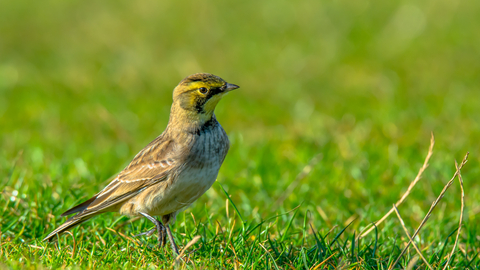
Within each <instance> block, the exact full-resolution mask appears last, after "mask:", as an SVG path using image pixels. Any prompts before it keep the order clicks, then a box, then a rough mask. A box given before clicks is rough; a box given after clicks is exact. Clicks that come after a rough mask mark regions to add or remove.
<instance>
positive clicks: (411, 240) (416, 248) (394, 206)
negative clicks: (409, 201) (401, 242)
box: [393, 204, 433, 270]
mask: <svg viewBox="0 0 480 270" xmlns="http://www.w3.org/2000/svg"><path fill="white" fill-rule="evenodd" d="M393 209H395V213H396V214H397V217H398V219H399V220H400V224H401V225H402V227H403V230H404V231H405V234H406V235H407V237H408V239H409V240H410V243H412V245H413V247H414V248H415V250H416V251H417V253H418V255H419V256H420V258H422V260H423V262H424V263H425V264H426V265H427V266H428V268H430V269H432V270H433V267H432V266H431V265H430V264H429V263H428V261H427V259H425V257H424V256H423V254H422V252H421V251H420V249H419V248H418V247H417V245H416V244H415V242H413V239H412V237H410V234H409V233H408V230H407V227H406V226H405V222H403V219H402V216H400V212H398V209H397V206H396V205H395V204H394V205H393Z"/></svg>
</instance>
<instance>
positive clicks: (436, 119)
mask: <svg viewBox="0 0 480 270" xmlns="http://www.w3.org/2000/svg"><path fill="white" fill-rule="evenodd" d="M0 7H1V8H0V179H1V181H2V189H3V195H2V198H1V199H2V200H9V199H12V198H11V196H14V195H15V194H17V195H15V196H18V197H19V198H23V200H24V201H25V205H24V206H23V208H19V209H20V210H19V211H20V212H18V213H16V214H17V215H23V213H22V212H21V211H34V212H35V213H36V218H34V219H35V220H36V221H32V222H37V223H38V224H43V225H45V226H46V227H45V231H43V232H42V231H40V230H39V231H36V232H35V233H32V234H31V235H29V236H28V237H30V238H35V237H40V236H41V235H42V234H44V233H46V232H47V230H51V229H52V226H53V225H52V224H53V221H52V220H45V217H46V216H47V214H48V213H51V214H54V215H57V214H60V213H61V212H63V211H64V210H66V208H68V207H70V206H72V205H73V204H74V203H77V202H79V201H81V200H83V199H86V198H87V197H90V196H91V195H93V194H94V193H96V192H97V191H98V190H99V189H100V188H102V187H103V186H104V185H105V184H106V183H107V182H106V181H107V179H108V178H109V177H111V176H112V175H114V174H115V173H117V172H119V171H120V170H121V169H122V168H123V167H124V166H125V165H126V164H128V162H129V160H130V159H131V158H132V157H133V156H134V155H135V154H136V153H137V152H138V151H140V150H141V149H142V148H143V147H144V146H145V145H146V144H147V143H148V142H150V141H151V140H153V139H154V138H155V137H156V136H158V135H159V134H160V133H161V132H162V131H163V129H164V128H165V126H166V124H167V121H168V115H169V110H170V105H171V95H172V90H173V88H174V87H175V86H176V84H177V83H178V82H179V81H180V80H181V79H182V78H184V77H185V76H187V75H189V74H192V73H196V72H209V73H213V74H216V75H218V76H220V77H222V78H224V79H225V80H227V81H228V82H231V83H235V84H238V85H240V86H241V88H240V89H239V90H238V91H235V92H233V93H231V94H230V95H228V96H226V97H225V98H224V99H223V100H222V101H221V102H220V104H219V106H218V107H217V110H216V114H217V118H218V119H219V121H220V123H221V124H222V125H223V127H224V129H225V130H226V131H227V133H228V134H229V136H230V138H231V142H232V148H231V150H230V152H229V154H228V156H227V159H226V160H225V164H224V166H223V167H222V169H221V171H220V175H219V178H218V180H219V182H220V183H221V184H222V185H223V186H224V188H225V189H226V190H228V192H229V193H230V194H231V195H232V199H233V201H234V202H235V203H236V204H237V206H238V207H239V210H240V212H241V213H242V214H243V215H244V217H247V218H250V219H252V218H253V219H258V220H260V218H266V217H269V216H272V215H273V214H274V213H277V212H283V211H287V210H290V209H292V208H293V207H295V206H297V205H299V204H301V203H303V204H302V209H303V210H302V213H301V214H299V215H300V216H302V215H305V213H306V210H307V209H308V210H310V218H311V219H312V222H313V223H314V224H315V225H316V226H318V227H320V228H326V229H328V228H330V227H331V226H332V225H333V224H344V223H345V222H346V221H347V220H349V218H350V217H359V218H360V219H359V221H357V222H356V225H355V226H356V227H357V228H361V227H363V226H365V225H366V224H368V223H370V222H372V221H374V220H376V219H378V218H379V217H380V216H381V215H383V213H385V212H386V211H387V210H388V209H389V208H390V207H391V205H392V203H394V202H395V201H396V200H397V199H398V198H399V197H400V196H401V194H403V192H404V191H405V190H406V188H407V186H408V184H409V183H410V181H412V180H413V178H414V177H415V175H416V173H417V171H418V169H419V168H420V166H421V164H422V163H423V160H424V158H425V155H426V153H427V149H428V145H429V140H430V134H431V132H433V133H434V134H435V138H436V146H435V149H434V155H433V157H432V160H431V165H430V167H429V168H428V169H427V171H426V173H425V174H424V177H423V179H422V181H421V182H420V183H419V184H418V185H417V186H416V188H415V189H414V192H413V193H412V195H411V196H410V197H409V199H408V200H407V202H406V203H405V204H404V205H402V206H401V207H400V208H399V209H400V211H401V212H402V213H403V215H404V217H405V219H406V221H407V225H408V226H411V227H415V226H416V225H417V224H418V222H419V221H420V220H421V219H422V218H423V216H424V214H425V213H426V211H427V210H428V208H429V206H430V204H431V202H432V201H433V200H434V199H435V198H436V196H437V195H438V194H439V192H440V191H441V189H442V188H443V186H444V185H445V183H446V182H447V181H448V180H449V179H450V177H451V176H452V175H453V173H454V168H455V167H454V160H459V161H460V160H461V159H462V157H463V155H464V154H465V153H466V152H467V151H470V154H471V156H470V160H469V163H468V164H467V165H466V167H465V169H464V172H463V175H464V180H465V187H466V199H467V205H466V206H467V212H466V218H465V222H466V224H468V226H470V227H478V225H477V223H476V221H475V220H476V216H477V215H478V213H479V212H480V204H479V201H478V199H475V198H478V197H479V196H480V187H479V182H478V179H479V177H480V170H479V166H478V165H479V161H480V158H479V156H480V155H479V154H480V151H479V150H480V146H479V143H478V140H479V138H480V115H479V114H480V91H479V90H480V89H479V85H480V73H479V71H480V46H479V44H480V34H479V33H480V32H479V31H478V26H479V25H480V16H479V15H480V2H479V1H451V0H435V1H433V0H425V1H409V0H403V1H310V0H301V1H284V0H267V1H235V2H233V1H216V0H209V1H143V0H142V1H124V0H122V1H102V2H99V1H51V0H47V1H7V2H2V3H1V4H0ZM319 154H320V155H321V159H320V161H319V162H318V163H315V164H314V166H313V167H312V169H311V171H310V172H309V174H308V175H306V177H305V178H304V179H302V180H301V181H300V182H298V186H296V188H295V189H294V190H293V192H292V193H291V194H285V190H286V188H287V187H288V186H289V185H290V183H292V182H293V181H294V179H295V177H296V175H298V174H299V173H300V172H301V171H302V169H303V168H304V167H305V166H306V164H308V163H309V162H310V160H311V159H312V158H313V157H315V156H317V155H319ZM14 164H15V169H12V168H13V166H14ZM47 190H48V192H47ZM14 191H16V192H17V193H12V192H14ZM459 193H460V190H459V187H458V185H457V184H455V185H454V186H452V188H451V190H450V191H449V192H448V193H447V195H446V197H445V198H444V200H443V201H442V203H441V204H440V206H439V208H438V209H437V211H438V212H436V213H437V214H436V215H434V217H433V218H432V221H431V224H432V225H431V226H434V227H433V228H436V227H435V226H439V225H440V224H442V225H441V226H444V225H445V226H447V229H445V230H444V229H442V228H441V227H440V229H439V232H438V234H439V235H443V236H446V235H447V234H448V233H449V232H450V230H451V229H454V228H455V226H456V225H455V223H457V222H458V221H457V220H458V211H459V208H460V201H459V197H460V194H459ZM15 196H14V197H15ZM45 196H47V197H48V198H45ZM282 196H287V197H286V199H285V200H284V201H283V202H282V203H280V204H279V205H276V201H277V200H278V199H279V198H281V197H282ZM13 199H14V198H13ZM21 209H24V210H21ZM32 209H35V210H32ZM205 209H207V212H208V213H209V214H211V215H213V216H214V217H215V218H218V219H222V216H223V215H224V212H225V195H224V194H223V192H222V191H221V188H220V186H219V185H218V184H215V185H214V186H213V188H212V189H211V190H210V191H208V192H207V193H206V195H204V196H203V197H202V198H201V199H200V200H199V201H198V202H197V203H196V204H194V206H193V207H192V208H190V209H188V210H187V213H188V212H190V211H191V212H193V213H195V214H196V216H198V217H202V218H205V215H206V213H205ZM319 211H320V212H321V211H323V212H325V215H323V217H322V215H320V213H319ZM11 214H12V215H15V212H12V213H11ZM107 217H108V215H107ZM301 222H302V220H300V219H299V220H298V223H301ZM10 229H11V230H12V231H15V230H16V229H15V227H13V228H10ZM18 230H19V229H18ZM396 230H397V229H396ZM398 231H399V232H401V229H400V228H398ZM5 234H8V232H4V235H5ZM28 237H27V238H28Z"/></svg>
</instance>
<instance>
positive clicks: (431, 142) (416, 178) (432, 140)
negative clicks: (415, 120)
mask: <svg viewBox="0 0 480 270" xmlns="http://www.w3.org/2000/svg"><path fill="white" fill-rule="evenodd" d="M434 145H435V137H434V136H433V133H432V136H431V138H430V147H429V148H428V153H427V156H426V157H425V161H424V162H423V166H422V167H421V168H420V170H419V171H418V173H417V176H416V177H415V179H414V180H413V182H412V183H410V186H408V189H407V191H406V192H405V194H403V196H402V198H400V200H398V201H397V202H396V203H395V205H397V206H398V205H400V204H402V203H403V201H405V199H406V198H407V196H408V195H410V192H411V191H412V189H413V187H414V186H415V185H416V184H417V182H418V181H419V180H420V178H421V177H422V174H423V172H424V171H425V169H427V167H428V161H429V160H430V157H431V156H432V154H433V146H434ZM394 211H395V209H394V208H393V207H392V209H390V211H388V213H386V214H385V215H384V216H383V217H382V218H381V219H379V220H378V221H376V222H375V226H377V227H378V225H379V224H380V223H382V222H383V221H384V220H385V219H387V217H388V216H390V214H392V213H393V212H394ZM375 226H373V225H368V226H367V227H366V228H365V229H364V230H366V231H365V232H364V233H362V234H360V236H359V237H358V239H361V238H364V237H365V236H367V235H368V234H369V233H370V232H371V231H373V230H374V229H375ZM367 228H368V229H367ZM358 239H357V240H358Z"/></svg>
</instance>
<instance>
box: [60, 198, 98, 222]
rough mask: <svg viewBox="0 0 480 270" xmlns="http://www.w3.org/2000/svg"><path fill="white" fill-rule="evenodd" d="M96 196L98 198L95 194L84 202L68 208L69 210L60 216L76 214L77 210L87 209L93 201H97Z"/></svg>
mask: <svg viewBox="0 0 480 270" xmlns="http://www.w3.org/2000/svg"><path fill="white" fill-rule="evenodd" d="M96 198H97V196H96V195H95V196H93V197H92V198H90V199H88V200H87V201H84V202H83V203H81V204H79V205H76V206H74V207H72V208H70V209H68V210H67V211H65V213H63V214H61V215H60V216H62V217H65V216H68V215H70V214H74V213H77V212H82V211H83V210H85V209H87V207H88V206H89V205H90V204H91V203H92V202H93V201H95V199H96Z"/></svg>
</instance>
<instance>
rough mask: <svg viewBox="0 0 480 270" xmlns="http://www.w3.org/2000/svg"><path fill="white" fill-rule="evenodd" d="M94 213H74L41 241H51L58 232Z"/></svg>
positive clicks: (90, 216)
mask: <svg viewBox="0 0 480 270" xmlns="http://www.w3.org/2000/svg"><path fill="white" fill-rule="evenodd" d="M93 216H94V215H82V214H81V213H79V214H76V215H75V216H73V217H71V218H69V219H67V221H65V223H63V224H62V225H60V227H58V228H56V229H55V230H54V231H53V232H51V233H50V234H49V235H47V237H45V238H43V241H52V240H53V239H55V237H56V236H57V235H58V234H61V233H63V232H65V231H67V230H69V229H71V228H73V227H75V226H77V225H79V224H81V223H83V222H85V221H87V220H89V219H90V218H92V217H93Z"/></svg>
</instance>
